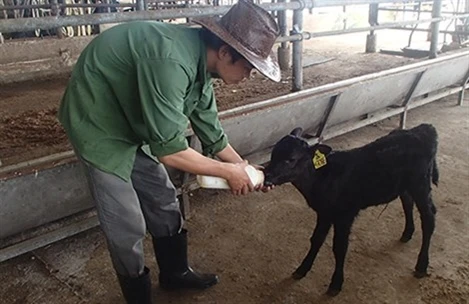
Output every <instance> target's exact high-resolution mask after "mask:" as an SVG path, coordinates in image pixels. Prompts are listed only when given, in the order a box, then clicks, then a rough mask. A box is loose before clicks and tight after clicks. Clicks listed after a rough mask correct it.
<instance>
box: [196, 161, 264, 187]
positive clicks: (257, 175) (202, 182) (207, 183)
mask: <svg viewBox="0 0 469 304" xmlns="http://www.w3.org/2000/svg"><path fill="white" fill-rule="evenodd" d="M244 170H246V173H247V174H248V176H249V178H250V179H251V183H252V184H253V185H254V187H256V186H258V185H262V184H263V183H264V172H262V171H260V170H257V169H256V168H254V167H253V166H251V165H247V166H246V167H245V168H244ZM197 183H198V184H199V186H200V187H202V188H210V189H230V185H229V184H228V182H227V181H226V179H224V178H221V177H216V176H209V175H197Z"/></svg>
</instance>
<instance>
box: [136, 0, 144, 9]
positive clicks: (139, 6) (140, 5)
mask: <svg viewBox="0 0 469 304" xmlns="http://www.w3.org/2000/svg"><path fill="white" fill-rule="evenodd" d="M135 9H136V10H137V11H144V10H145V1H144V0H137V3H136V7H135Z"/></svg>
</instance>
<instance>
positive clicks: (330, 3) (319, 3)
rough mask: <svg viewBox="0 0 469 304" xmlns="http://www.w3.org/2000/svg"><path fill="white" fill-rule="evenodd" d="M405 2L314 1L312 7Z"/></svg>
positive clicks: (390, 0) (427, 0)
mask: <svg viewBox="0 0 469 304" xmlns="http://www.w3.org/2000/svg"><path fill="white" fill-rule="evenodd" d="M402 2H406V1H405V0H398V1H396V0H394V1H393V0H368V1H366V0H316V1H314V7H328V6H344V5H358V4H374V3H402ZM407 2H409V1H407ZM422 2H432V0H426V1H422Z"/></svg>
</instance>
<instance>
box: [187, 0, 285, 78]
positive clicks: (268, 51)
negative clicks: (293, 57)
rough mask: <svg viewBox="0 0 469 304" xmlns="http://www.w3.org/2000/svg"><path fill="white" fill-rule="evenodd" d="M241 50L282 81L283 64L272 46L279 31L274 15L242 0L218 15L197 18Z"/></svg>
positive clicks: (270, 76)
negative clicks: (279, 62)
mask: <svg viewBox="0 0 469 304" xmlns="http://www.w3.org/2000/svg"><path fill="white" fill-rule="evenodd" d="M193 21H194V22H195V23H198V24H200V25H202V26H203V27H205V28H207V29H208V30H209V31H211V32H212V33H214V34H215V35H217V36H218V37H219V38H220V39H222V40H223V41H225V42H226V43H227V44H228V45H230V46H231V47H232V48H234V49H235V50H236V51H238V52H239V53H240V54H241V55H242V56H243V57H244V58H246V60H247V61H249V63H251V64H252V65H253V66H254V67H255V68H256V69H257V70H259V72H261V73H262V74H264V75H265V76H266V77H268V78H270V79H271V80H273V81H276V82H278V81H280V79H281V75H280V68H279V65H278V62H277V60H276V58H275V55H274V53H273V51H272V47H273V45H274V43H275V40H276V39H277V37H278V36H279V34H280V31H279V28H278V25H277V23H276V22H275V20H274V18H273V17H272V16H271V15H270V14H269V13H268V12H267V11H265V10H264V9H263V8H261V7H260V6H258V5H255V4H254V3H252V2H251V1H249V0H239V2H238V3H237V4H235V5H233V6H232V7H231V8H230V10H229V11H228V12H227V13H226V14H225V15H223V16H222V17H221V18H219V17H202V18H194V19H193Z"/></svg>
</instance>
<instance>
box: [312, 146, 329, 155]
mask: <svg viewBox="0 0 469 304" xmlns="http://www.w3.org/2000/svg"><path fill="white" fill-rule="evenodd" d="M314 150H315V151H316V150H319V152H321V153H322V154H324V155H325V156H327V155H329V153H331V151H332V148H331V147H329V146H328V145H323V144H318V145H316V146H315V147H314Z"/></svg>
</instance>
